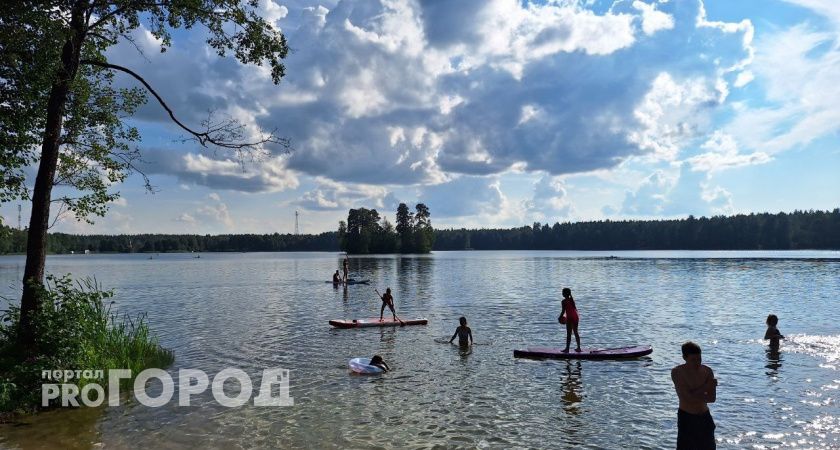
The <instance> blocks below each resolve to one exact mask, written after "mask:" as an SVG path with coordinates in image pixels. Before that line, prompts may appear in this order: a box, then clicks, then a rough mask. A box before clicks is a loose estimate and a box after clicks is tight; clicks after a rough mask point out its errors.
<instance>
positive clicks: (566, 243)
mask: <svg viewBox="0 0 840 450" xmlns="http://www.w3.org/2000/svg"><path fill="white" fill-rule="evenodd" d="M402 206H405V205H401V207H402ZM418 207H420V209H419V211H420V218H419V219H418V218H417V214H418V213H417V212H416V211H415V213H413V214H412V213H409V212H408V208H405V209H399V210H398V211H397V224H396V225H392V224H390V223H389V222H387V221H386V220H384V219H380V218H379V214H378V213H377V212H376V210H369V209H365V208H359V209H353V210H351V212H350V214H348V221H347V222H346V223H345V222H344V221H342V222H341V223H340V224H339V230H338V232H335V231H332V232H326V233H321V234H314V235H294V234H279V233H273V234H223V235H209V234H208V235H194V234H182V235H175V234H137V235H72V234H65V233H51V234H50V236H49V241H48V242H49V244H48V251H49V252H50V253H53V254H55V253H70V252H75V253H83V252H84V251H85V250H88V251H90V252H93V253H150V252H282V251H330V252H332V251H340V250H341V251H347V252H348V253H357V254H358V253H396V252H400V253H424V252H427V251H428V250H429V249H431V250H794V249H825V250H829V249H832V250H838V249H840V209H834V210H833V211H795V212H793V213H778V214H768V213H762V214H748V215H744V214H739V215H734V216H714V217H708V218H707V217H700V218H696V217H693V216H689V217H688V218H685V219H678V220H632V221H631V220H625V221H610V220H605V221H592V222H564V223H554V224H553V225H548V224H541V223H534V224H533V225H531V226H527V225H526V226H522V227H519V228H510V229H489V228H483V229H439V230H435V229H433V228H432V227H431V222H430V221H429V215H428V208H427V207H426V206H425V205H423V204H420V205H418ZM25 251H26V231H25V230H16V229H13V228H10V227H7V226H2V225H0V253H23V252H25Z"/></svg>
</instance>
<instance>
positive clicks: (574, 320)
mask: <svg viewBox="0 0 840 450" xmlns="http://www.w3.org/2000/svg"><path fill="white" fill-rule="evenodd" d="M562 304H563V306H564V307H565V308H566V323H567V324H569V325H577V324H578V322H579V321H580V317H578V312H577V307H575V301H574V300H572V299H570V298H564V299H563V301H562Z"/></svg>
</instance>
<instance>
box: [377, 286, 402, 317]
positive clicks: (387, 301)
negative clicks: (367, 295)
mask: <svg viewBox="0 0 840 450" xmlns="http://www.w3.org/2000/svg"><path fill="white" fill-rule="evenodd" d="M376 295H378V296H379V298H381V299H382V308H380V309H379V321H380V322H381V321H382V320H383V319H382V314H384V313H385V307H386V306H387V307H388V309H390V310H391V314H393V315H394V320H399V321H400V322H402V320H400V319H399V318H398V317H397V311H395V310H394V296H393V295H391V288H387V289H385V294H384V295H383V294H380V293H379V291H378V290H377V291H376Z"/></svg>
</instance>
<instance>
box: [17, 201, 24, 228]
mask: <svg viewBox="0 0 840 450" xmlns="http://www.w3.org/2000/svg"><path fill="white" fill-rule="evenodd" d="M22 229H23V228H21V227H20V204H18V231H20V230H22Z"/></svg>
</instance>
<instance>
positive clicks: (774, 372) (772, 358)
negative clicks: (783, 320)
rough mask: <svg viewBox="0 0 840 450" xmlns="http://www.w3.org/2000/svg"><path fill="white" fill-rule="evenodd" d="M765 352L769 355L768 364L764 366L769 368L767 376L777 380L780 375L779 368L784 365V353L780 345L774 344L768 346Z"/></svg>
mask: <svg viewBox="0 0 840 450" xmlns="http://www.w3.org/2000/svg"><path fill="white" fill-rule="evenodd" d="M764 352H765V353H766V355H767V365H765V366H764V367H765V368H767V369H768V370H767V376H768V377H770V378H771V379H773V380H774V381H775V380H776V378H777V377H778V376H779V368H781V367H782V361H783V359H782V354H781V352H779V347H778V346H774V345H771V346H769V347H767V349H766V350H765V351H764Z"/></svg>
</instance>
